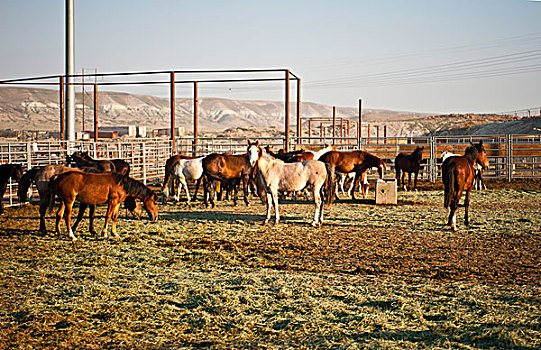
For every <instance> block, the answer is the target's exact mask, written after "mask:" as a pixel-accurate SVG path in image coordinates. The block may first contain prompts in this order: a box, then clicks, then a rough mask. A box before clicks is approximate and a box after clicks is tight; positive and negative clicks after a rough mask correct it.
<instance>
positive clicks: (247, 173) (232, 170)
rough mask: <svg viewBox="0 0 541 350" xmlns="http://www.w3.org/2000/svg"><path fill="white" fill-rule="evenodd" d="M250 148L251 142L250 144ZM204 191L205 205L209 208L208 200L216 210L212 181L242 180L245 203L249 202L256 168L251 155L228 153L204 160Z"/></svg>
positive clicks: (210, 155)
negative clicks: (249, 193) (252, 178)
mask: <svg viewBox="0 0 541 350" xmlns="http://www.w3.org/2000/svg"><path fill="white" fill-rule="evenodd" d="M248 146H250V142H248ZM202 163H203V174H204V176H203V189H204V198H203V200H204V204H205V207H208V202H207V198H208V200H210V204H211V206H212V208H214V192H213V191H214V189H213V188H212V181H222V182H224V181H231V180H242V187H243V191H244V203H246V205H247V206H248V205H250V203H249V202H248V183H249V181H250V177H253V172H254V168H253V165H251V164H250V161H249V154H248V153H244V154H228V153H211V154H209V155H208V156H206V157H205V158H203V161H202ZM237 199H238V195H237V191H236V189H235V193H234V196H233V205H237Z"/></svg>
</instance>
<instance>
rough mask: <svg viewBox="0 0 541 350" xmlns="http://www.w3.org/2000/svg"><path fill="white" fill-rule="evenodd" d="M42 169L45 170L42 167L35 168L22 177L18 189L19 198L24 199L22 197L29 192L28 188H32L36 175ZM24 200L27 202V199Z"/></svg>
mask: <svg viewBox="0 0 541 350" xmlns="http://www.w3.org/2000/svg"><path fill="white" fill-rule="evenodd" d="M41 169H43V167H42V166H35V167H33V168H32V169H30V170H28V171H27V172H26V173H24V174H23V176H21V179H20V180H19V187H18V188H17V195H18V196H19V198H22V195H23V194H26V193H27V192H28V188H30V186H32V182H33V181H34V179H35V177H36V173H37V172H38V171H40V170H41ZM22 199H23V200H26V198H22Z"/></svg>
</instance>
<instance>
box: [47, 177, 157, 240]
mask: <svg viewBox="0 0 541 350" xmlns="http://www.w3.org/2000/svg"><path fill="white" fill-rule="evenodd" d="M48 193H49V198H48V203H49V207H53V206H54V198H55V195H57V196H58V197H60V200H61V205H60V208H59V209H58V211H57V213H56V232H57V234H58V235H60V220H62V218H64V220H65V222H66V227H67V229H68V234H69V236H70V238H71V239H72V241H74V242H75V241H76V240H77V237H75V235H74V228H73V227H72V226H71V223H70V221H71V210H72V207H73V203H74V202H75V200H77V201H79V202H80V203H81V204H85V205H98V204H105V203H107V204H108V206H107V214H106V218H105V225H104V227H103V230H102V232H101V233H102V235H103V236H104V237H107V229H108V225H109V221H110V220H111V218H112V219H113V223H112V227H111V233H112V235H113V236H117V232H116V221H117V219H118V211H119V208H120V203H122V202H123V201H124V200H125V199H126V197H127V196H128V195H130V196H133V197H136V198H139V199H140V200H142V201H143V208H145V210H146V212H147V213H148V216H149V218H150V220H151V221H156V220H158V202H157V198H158V197H157V196H156V193H154V191H152V190H151V189H150V188H148V187H147V186H145V185H144V184H143V183H142V182H140V181H137V180H135V179H132V178H131V177H129V176H125V175H121V174H118V173H103V174H90V173H84V172H78V171H70V172H66V173H63V174H60V175H58V176H56V177H55V178H53V179H51V181H50V182H49V191H48Z"/></svg>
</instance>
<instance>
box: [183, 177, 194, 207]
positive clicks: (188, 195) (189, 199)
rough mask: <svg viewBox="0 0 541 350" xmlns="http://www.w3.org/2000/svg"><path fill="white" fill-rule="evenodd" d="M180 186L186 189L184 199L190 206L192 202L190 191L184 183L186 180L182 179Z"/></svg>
mask: <svg viewBox="0 0 541 350" xmlns="http://www.w3.org/2000/svg"><path fill="white" fill-rule="evenodd" d="M181 181H182V186H184V188H185V189H186V198H187V201H188V202H187V203H188V204H190V202H191V201H192V199H191V198H190V189H189V188H188V183H187V182H186V178H182V180H181Z"/></svg>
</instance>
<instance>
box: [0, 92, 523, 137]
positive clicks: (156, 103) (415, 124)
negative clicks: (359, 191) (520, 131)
mask: <svg viewBox="0 0 541 350" xmlns="http://www.w3.org/2000/svg"><path fill="white" fill-rule="evenodd" d="M169 104H170V102H169V99H168V98H163V97H156V96H148V95H134V94H128V93H119V92H105V91H103V92H100V93H99V97H98V115H99V121H100V125H102V126H113V125H141V126H147V129H149V130H152V129H157V128H168V127H169V119H170V111H169ZM92 106H93V101H92V94H87V95H85V129H86V130H91V129H92V128H93V113H94V112H93V110H92ZM301 109H302V115H303V118H310V117H331V116H332V106H328V105H322V104H317V103H312V102H303V103H302V106H301ZM82 110H83V104H82V98H81V94H80V93H78V94H76V130H77V131H80V130H82ZM192 110H193V102H192V99H191V98H177V99H176V110H175V112H176V117H177V119H176V125H177V126H183V127H184V128H185V130H186V132H187V134H190V132H191V130H193V124H192V123H193V121H192V120H193V115H192ZM290 111H291V115H290V118H291V130H292V131H294V130H295V124H296V104H295V103H294V102H293V103H291V106H290ZM339 118H344V119H345V120H351V121H357V120H358V110H357V108H352V107H339V108H337V119H338V120H337V123H339ZM513 119H516V118H515V117H512V116H498V115H481V116H479V115H444V116H430V114H428V113H416V112H404V111H392V110H382V109H364V110H363V123H367V124H371V126H372V128H371V131H372V133H371V135H372V136H376V126H379V127H380V128H379V129H380V136H383V126H384V125H386V126H387V136H418V135H424V134H432V133H439V132H442V130H449V129H454V128H455V129H456V128H468V127H471V126H476V125H480V124H487V123H495V122H503V121H508V120H513ZM283 125H284V104H283V102H281V101H240V100H229V99H223V98H200V99H199V130H200V132H201V133H222V134H223V133H224V132H225V133H226V134H234V132H233V131H234V130H235V129H238V128H241V129H244V130H245V131H250V130H258V129H265V128H266V129H267V130H275V131H276V132H278V133H279V132H282V130H283ZM312 125H313V132H316V127H317V130H319V125H320V123H319V122H314V123H313V124H312ZM353 125H354V124H353V123H352V124H351V127H352V128H353ZM303 128H304V129H305V131H304V132H305V133H306V131H307V130H306V129H307V124H306V123H305V125H304V126H303ZM0 129H14V130H44V131H45V130H49V131H53V130H54V131H56V130H58V129H59V105H58V90H52V89H39V88H23V87H9V86H0ZM367 129H368V128H367V127H366V125H363V136H366V133H367ZM232 130H233V131H232ZM354 134H355V133H354V132H353V131H352V135H354Z"/></svg>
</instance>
